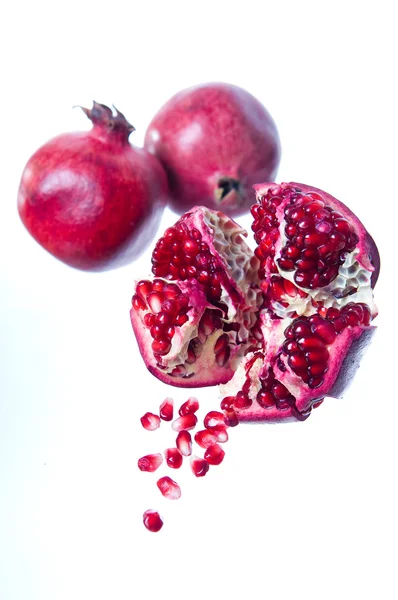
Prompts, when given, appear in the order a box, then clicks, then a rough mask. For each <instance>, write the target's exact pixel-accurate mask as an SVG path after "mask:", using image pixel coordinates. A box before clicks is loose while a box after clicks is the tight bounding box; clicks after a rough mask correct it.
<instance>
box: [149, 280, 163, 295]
mask: <svg viewBox="0 0 398 600" xmlns="http://www.w3.org/2000/svg"><path fill="white" fill-rule="evenodd" d="M164 286H165V283H164V281H162V280H161V279H154V280H153V284H152V289H153V291H154V292H163V290H164Z"/></svg>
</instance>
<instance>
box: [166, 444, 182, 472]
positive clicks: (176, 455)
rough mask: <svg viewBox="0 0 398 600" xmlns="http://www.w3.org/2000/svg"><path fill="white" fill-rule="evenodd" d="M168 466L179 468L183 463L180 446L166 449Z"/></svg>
mask: <svg viewBox="0 0 398 600" xmlns="http://www.w3.org/2000/svg"><path fill="white" fill-rule="evenodd" d="M164 457H165V459H166V463H167V466H168V467H170V468H171V469H179V468H180V467H181V465H182V454H181V452H180V451H179V449H178V448H167V450H165V451H164Z"/></svg>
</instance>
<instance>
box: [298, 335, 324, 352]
mask: <svg viewBox="0 0 398 600" xmlns="http://www.w3.org/2000/svg"><path fill="white" fill-rule="evenodd" d="M297 342H298V345H299V346H300V348H301V349H302V350H323V349H324V348H325V344H324V343H323V342H322V340H320V339H319V338H317V337H302V338H299V339H298V340H297Z"/></svg>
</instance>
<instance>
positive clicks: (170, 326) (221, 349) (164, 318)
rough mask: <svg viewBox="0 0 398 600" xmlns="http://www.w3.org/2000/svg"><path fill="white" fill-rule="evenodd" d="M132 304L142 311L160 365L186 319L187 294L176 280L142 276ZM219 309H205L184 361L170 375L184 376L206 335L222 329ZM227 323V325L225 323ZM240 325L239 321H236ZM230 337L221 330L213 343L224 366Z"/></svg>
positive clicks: (204, 341)
mask: <svg viewBox="0 0 398 600" xmlns="http://www.w3.org/2000/svg"><path fill="white" fill-rule="evenodd" d="M132 305H133V307H134V309H135V310H137V311H145V314H144V317H143V321H144V324H145V325H146V327H147V328H148V330H149V333H150V335H151V337H152V338H153V341H152V344H151V348H152V351H153V354H154V356H155V358H156V359H157V361H158V366H159V367H163V365H162V356H165V355H166V354H168V353H169V352H170V350H171V345H172V339H173V337H174V335H175V332H176V328H177V327H181V326H182V325H184V323H186V322H187V321H188V320H189V317H188V314H187V313H188V311H189V309H190V306H189V297H188V294H184V293H183V292H182V291H181V289H180V288H179V287H178V285H177V284H175V283H169V282H167V281H164V280H162V279H154V280H153V282H151V281H149V280H147V279H145V280H142V281H139V282H138V283H137V285H136V289H135V294H134V295H133V298H132ZM221 314H222V313H221V311H220V310H219V309H214V310H213V309H206V310H205V311H204V313H203V315H202V317H201V319H200V321H199V325H198V335H197V337H195V338H194V339H192V340H191V342H190V343H189V345H188V349H187V357H186V359H185V364H183V363H181V364H180V365H176V366H175V367H174V368H173V370H172V371H171V373H170V375H174V376H178V377H184V376H186V375H187V365H193V364H194V363H195V362H196V360H197V357H198V355H199V354H200V353H201V350H202V346H203V345H204V344H205V343H206V340H207V338H208V337H209V336H210V335H211V334H212V333H214V331H215V330H216V329H220V330H222V329H223V328H224V322H223V321H222V319H221V316H220V315H221ZM225 327H227V325H225ZM237 327H238V329H239V325H237ZM229 344H230V338H229V336H228V334H227V333H222V334H221V335H220V337H219V338H218V339H217V341H216V343H215V345H214V355H215V362H216V363H217V365H218V366H220V367H223V366H225V365H226V364H227V363H228V360H229V358H230V355H231V348H230V345H229Z"/></svg>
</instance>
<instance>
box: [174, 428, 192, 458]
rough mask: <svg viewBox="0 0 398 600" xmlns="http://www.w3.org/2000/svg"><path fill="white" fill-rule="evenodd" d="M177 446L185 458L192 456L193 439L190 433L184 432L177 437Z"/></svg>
mask: <svg viewBox="0 0 398 600" xmlns="http://www.w3.org/2000/svg"><path fill="white" fill-rule="evenodd" d="M176 445H177V448H178V449H179V451H180V452H181V454H182V455H183V456H190V455H191V454H192V437H191V434H190V433H189V431H186V430H182V431H180V432H179V434H178V435H177V439H176Z"/></svg>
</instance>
